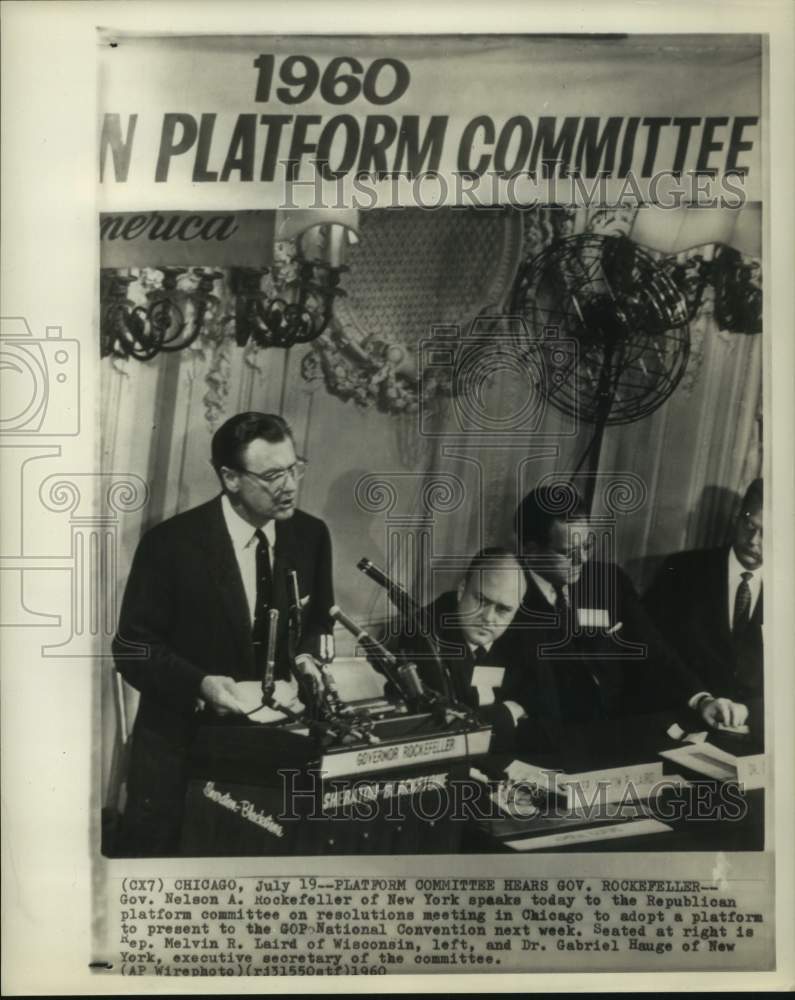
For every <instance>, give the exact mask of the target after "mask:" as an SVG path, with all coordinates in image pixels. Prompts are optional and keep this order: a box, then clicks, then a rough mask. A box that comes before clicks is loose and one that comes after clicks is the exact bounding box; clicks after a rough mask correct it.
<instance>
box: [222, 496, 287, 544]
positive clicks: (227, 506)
mask: <svg viewBox="0 0 795 1000" xmlns="http://www.w3.org/2000/svg"><path fill="white" fill-rule="evenodd" d="M221 509H222V510H223V512H224V521H225V522H226V527H227V530H228V532H229V536H230V538H231V539H232V545H233V546H234V547H235V549H236V550H240V549H245V548H248V546H249V545H251V544H252V542H253V543H254V544H255V545H256V540H257V533H256V530H255V528H253V527H252V525H250V524H249V523H248V521H246V520H244V519H243V518H242V517H241V516H240V515H239V514H238V513H237V511H236V510H235V508H234V507H233V506H232V502H231V500H230V499H229V497H228V496H227V495H226V493H224V495H223V496H222V497H221ZM262 533H263V534H264V535H265V537H266V538H267V540H268V545H269V546H270V548H271V549H273V548H274V547H275V546H276V522H275V521H273V520H270V521H268V522H267V523H266V524H264V525H263V526H262Z"/></svg>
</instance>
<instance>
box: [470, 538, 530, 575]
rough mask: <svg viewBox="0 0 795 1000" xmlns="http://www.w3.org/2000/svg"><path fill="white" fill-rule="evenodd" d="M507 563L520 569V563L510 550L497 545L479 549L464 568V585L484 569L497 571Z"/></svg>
mask: <svg viewBox="0 0 795 1000" xmlns="http://www.w3.org/2000/svg"><path fill="white" fill-rule="evenodd" d="M508 561H513V562H515V563H516V564H517V568H521V563H520V560H519V557H518V556H517V555H516V553H515V552H511V550H510V549H505V548H502V547H501V546H499V545H494V546H491V547H490V548H487V549H481V550H480V551H479V552H476V553H475V555H474V556H472V559H471V561H470V563H469V565H468V566H467V568H466V572H465V573H464V584H467V583H469V581H470V579H471V578H472V577H473V576H474V574H475V573H478V572H480V571H481V570H486V569H499V568H500V567H501V566H502V565H503V564H504V563H506V562H508Z"/></svg>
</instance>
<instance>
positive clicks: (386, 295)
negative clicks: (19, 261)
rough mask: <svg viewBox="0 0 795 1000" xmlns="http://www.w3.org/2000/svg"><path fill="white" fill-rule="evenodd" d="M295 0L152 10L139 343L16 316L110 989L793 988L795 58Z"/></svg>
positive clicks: (763, 45)
mask: <svg viewBox="0 0 795 1000" xmlns="http://www.w3.org/2000/svg"><path fill="white" fill-rule="evenodd" d="M167 6H169V5H167ZM695 10H696V13H697V14H699V16H700V14H701V13H703V11H702V9H701V7H700V6H699V5H696V8H695ZM109 13H112V12H109ZM259 13H261V12H259ZM121 20H124V19H123V18H122V19H121ZM481 20H482V19H478V20H477V21H476V22H475V23H477V24H480V23H481ZM262 21H263V19H262V18H261V17H259V16H257V17H256V18H255V20H254V21H253V22H252V25H251V27H250V28H245V27H244V26H239V19H238V18H237V17H232V18H231V20H230V27H229V28H223V27H222V26H219V27H215V28H211V30H207V29H206V27H205V28H202V30H199V28H198V25H197V26H195V27H193V28H192V27H191V25H190V24H189V23H187V20H186V19H185V18H183V17H182V16H180V17H178V18H177V19H176V20H175V22H174V24H173V25H172V26H171V28H170V30H164V29H163V28H162V27H157V28H153V29H151V30H148V31H146V32H144V33H142V32H140V31H133V30H128V29H127V27H126V26H124V27H121V26H120V27H119V28H114V27H113V22H114V18H113V17H109V18H108V20H107V24H108V25H110V26H109V27H103V28H102V29H100V30H99V31H98V32H97V35H96V60H97V70H98V72H97V86H98V122H97V132H96V147H95V149H96V154H97V159H96V160H95V163H96V165H97V170H98V173H97V181H96V193H97V196H96V200H95V208H94V210H93V214H92V227H93V229H92V231H93V233H94V237H93V239H94V248H93V252H94V258H93V259H94V266H96V265H98V269H99V273H98V274H97V273H96V270H95V271H94V277H93V281H94V285H95V290H96V306H95V322H94V324H93V325H91V324H88V325H87V327H86V330H85V331H83V334H81V335H80V337H81V339H80V340H78V339H75V337H76V333H75V331H74V330H72V329H71V328H69V329H65V330H59V329H56V328H54V327H48V328H47V329H46V330H43V329H39V328H38V327H36V326H35V323H31V322H29V321H28V318H27V317H25V316H23V315H22V312H23V311H24V310H22V309H21V308H20V309H19V310H18V315H16V316H15V317H14V318H13V319H10V320H9V319H4V321H3V330H2V335H3V339H2V351H3V356H4V359H5V358H6V357H8V359H9V364H8V365H5V364H4V368H9V366H10V370H13V371H14V372H16V373H17V375H16V376H15V377H16V378H17V382H16V383H15V385H16V386H17V387H18V386H19V385H20V384H21V383H20V381H19V380H20V379H21V378H23V376H24V377H25V378H28V381H30V385H31V389H30V396H31V398H30V400H29V401H28V402H27V403H26V405H24V406H20V407H18V408H16V409H15V412H14V414H13V415H12V416H11V418H10V419H6V418H5V417H4V419H3V431H2V433H3V437H4V441H3V445H4V448H5V446H8V449H9V451H8V454H9V455H12V452H11V449H12V448H17V449H18V448H20V447H21V446H28V445H29V444H30V440H29V438H27V437H25V436H26V435H30V434H33V433H36V434H38V435H39V441H37V442H35V444H36V446H37V447H41V445H42V443H43V444H44V445H47V446H49V450H48V448H46V447H45V448H44V450H43V451H42V453H41V454H40V455H38V456H37V457H38V458H39V461H37V462H36V463H34V466H35V467H36V468H35V473H34V471H33V466H31V467H30V468H29V469H28V471H27V472H26V474H25V475H26V476H27V477H28V478H27V480H24V481H23V479H22V470H23V467H24V462H22V463H21V464H20V462H19V461H18V462H17V466H18V468H17V472H18V474H19V477H20V481H22V482H23V496H24V495H25V494H24V490H28V491H33V492H31V493H30V495H31V496H35V497H36V500H35V504H33V505H32V506H33V508H34V509H32V510H31V512H30V515H28V506H30V505H25V503H24V502H23V503H22V504H17V505H16V508H14V506H13V505H12V507H11V508H9V509H10V510H11V511H12V512H13V509H16V510H17V514H18V515H19V524H18V526H16V527H15V528H14V526H11V525H10V523H9V531H12V529H13V530H16V532H17V534H18V535H19V544H18V545H17V546H16V548H15V550H14V551H13V552H12V551H11V550H9V556H10V557H11V558H9V559H7V558H6V554H5V553H4V554H3V567H2V568H3V569H5V570H8V571H9V572H10V573H13V574H15V576H14V579H15V580H17V579H18V585H17V584H15V586H14V587H12V589H11V591H10V593H11V596H12V599H13V598H15V599H16V601H17V604H18V605H19V607H18V608H17V610H16V611H15V610H14V609H13V608H12V609H11V612H10V616H11V620H12V626H11V627H12V628H13V627H21V625H22V624H23V623H27V624H29V626H30V627H31V628H32V627H33V626H34V625H35V626H36V627H37V628H40V629H41V630H42V633H41V634H42V635H43V640H42V641H41V642H40V643H39V644H38V646H37V647H36V648H37V652H36V655H39V654H38V650H39V648H40V651H41V656H42V657H43V658H44V659H45V660H50V661H52V660H58V661H61V662H63V663H66V664H67V665H69V664H71V668H70V669H75V670H84V671H85V672H86V677H87V679H88V680H89V682H90V686H91V691H92V697H93V704H94V706H95V708H96V713H95V714H96V717H95V719H94V720H93V743H92V765H91V766H92V768H93V771H92V774H93V778H92V782H93V787H94V791H93V794H92V801H91V872H92V875H91V880H92V931H91V943H90V947H87V951H86V955H85V965H86V967H89V966H90V967H91V970H92V973H91V974H92V976H93V977H95V978H99V979H101V980H102V982H101V984H100V983H96V984H94V983H93V982H92V987H96V988H100V986H101V989H102V990H103V991H105V992H123V991H124V989H125V987H124V985H123V984H124V982H125V981H126V980H125V978H124V977H128V976H135V977H137V978H136V982H137V983H138V985H139V986H145V987H146V989H151V988H152V984H155V985H156V986H157V987H158V988H162V990H163V991H164V992H169V991H171V990H173V991H175V992H176V991H178V990H181V989H183V988H184V987H182V985H180V986H177V980H180V979H182V978H183V977H190V978H191V979H194V978H200V979H201V986H202V991H204V990H205V989H206V988H207V984H208V981H209V979H210V978H214V977H224V978H227V977H233V978H234V981H235V985H236V988H239V989H242V990H244V991H246V990H249V989H252V990H261V989H262V988H263V981H264V979H265V978H266V977H271V976H276V977H302V976H311V977H313V982H314V985H317V986H318V987H319V988H320V989H328V990H331V989H336V988H337V982H338V980H337V977H340V976H343V977H352V978H350V979H347V978H346V980H345V981H346V983H350V984H351V989H353V990H354V991H355V990H356V989H357V988H360V987H359V981H358V980H357V979H355V978H353V977H360V976H388V977H390V978H389V980H388V983H386V984H385V983H384V981H383V980H382V981H381V983H380V984H379V989H383V988H384V986H386V989H387V990H394V991H397V990H403V989H406V988H409V989H415V988H416V987H417V985H418V983H419V981H415V979H414V978H413V977H416V976H418V975H423V976H424V975H429V976H431V977H433V978H431V979H430V980H428V981H426V986H427V985H428V984H429V985H430V988H431V989H438V983H439V982H441V980H440V979H438V978H436V977H437V976H438V975H439V974H444V976H445V980H444V982H445V984H446V987H447V985H448V984H449V983H452V984H453V988H459V986H460V987H463V985H465V983H466V982H467V980H465V979H464V978H461V979H460V982H459V977H463V976H465V975H466V974H469V973H489V974H491V976H494V975H503V974H530V973H532V974H534V975H540V974H541V975H543V974H550V975H549V976H547V977H546V978H545V988H547V987H551V988H553V989H555V988H562V985H563V984H564V982H569V981H568V980H564V978H563V977H564V976H565V975H566V974H570V973H572V972H574V973H594V974H597V973H617V972H620V973H635V974H641V975H643V974H646V975H649V977H650V978H649V979H648V980H645V981H643V980H641V981H639V984H638V985H639V986H640V988H652V984H653V983H658V982H659V979H658V975H659V973H661V972H663V973H666V974H670V984H671V986H672V988H674V986H675V984H677V983H679V982H681V983H685V982H690V983H692V981H693V977H694V974H702V975H703V977H704V981H705V982H707V981H708V982H710V983H711V984H713V985H714V984H715V983H716V982H717V981H718V980H717V979H716V977H721V978H720V982H721V983H723V982H724V977H726V976H727V975H728V974H730V973H731V974H733V975H734V974H737V978H736V982H737V983H738V984H739V985H740V986H742V985H743V984H745V983H747V982H750V981H751V979H753V982H754V983H755V985H756V986H757V987H760V986H761V987H762V988H764V986H765V984H766V983H768V982H770V983H772V982H773V980H774V978H775V973H776V970H777V962H776V950H777V937H778V936H779V935H780V933H781V928H780V927H777V923H776V905H777V899H776V888H775V882H774V867H775V868H776V870H778V862H779V861H780V858H779V859H777V858H776V855H775V848H776V846H778V847H779V848H780V847H781V842H780V840H778V841H777V838H776V837H775V832H776V831H775V829H774V818H773V816H772V787H773V785H772V778H773V774H774V768H775V767H777V766H778V757H779V754H780V748H777V745H776V737H777V736H779V732H777V730H776V728H775V726H774V714H775V711H776V709H775V706H776V705H777V703H779V702H783V701H786V699H787V698H788V696H789V694H790V693H791V686H792V685H791V678H784V677H782V676H781V674H780V673H779V674H776V675H774V673H773V672H772V669H771V667H772V657H771V655H770V649H771V639H770V636H771V635H772V633H771V631H770V629H771V615H772V616H773V626H772V627H773V628H775V627H776V626H775V620H774V616H775V611H774V610H773V609H775V607H776V594H775V590H774V588H773V584H772V581H773V580H774V579H775V580H778V579H779V578H782V579H784V581H785V582H784V584H783V586H784V587H785V588H786V587H791V567H787V568H786V569H783V568H782V566H781V564H780V560H779V562H776V556H775V555H774V553H773V552H772V551H771V550H770V549H769V548H768V547H765V546H764V543H763V519H767V520H768V521H770V519H771V517H772V518H776V517H777V505H779V504H780V503H781V497H780V495H777V498H776V500H775V501H773V500H772V499H771V498H772V497H773V496H774V495H773V494H772V493H771V492H770V490H771V489H772V488H773V486H771V482H772V480H773V477H772V476H771V471H772V466H771V461H772V459H771V456H772V454H773V452H772V451H771V446H770V439H769V435H770V424H771V421H770V420H765V419H763V417H764V416H765V415H766V414H769V413H771V405H772V401H771V395H770V394H771V392H773V391H774V390H771V387H770V381H769V378H770V371H771V360H770V359H771V357H772V356H773V354H774V353H775V351H774V344H773V342H772V338H773V336H774V335H773V332H772V329H771V326H770V322H771V321H770V315H771V313H770V297H769V296H770V293H769V287H768V285H769V273H770V271H769V268H768V265H769V260H768V258H769V256H770V254H769V243H768V242H767V240H768V234H767V231H766V228H765V227H766V226H767V224H768V223H767V220H768V218H769V214H770V208H771V205H770V204H769V201H770V194H769V191H770V188H769V177H768V173H767V172H768V171H769V169H770V166H769V165H770V162H771V129H770V118H769V110H768V109H769V107H770V93H769V56H770V42H769V36H768V35H767V34H764V33H762V30H761V29H760V27H759V25H758V24H757V25H755V26H754V25H753V23H752V20H748V22H747V23H748V25H749V27H748V28H747V30H746V28H745V27H743V31H742V33H732V34H729V33H726V34H716V33H714V32H711V31H710V30H708V28H707V29H705V28H703V27H700V28H698V29H697V28H696V27H693V29H692V33H670V34H666V33H659V32H656V33H648V29H647V33H643V32H641V31H631V32H630V31H628V32H627V33H620V34H619V33H615V32H613V33H609V34H608V33H605V32H606V31H607V30H608V29H609V27H610V25H609V24H608V23H607V22H605V23H604V24H602V25H601V29H600V30H597V29H596V28H594V27H588V31H589V33H588V34H584V33H580V34H577V33H560V32H557V33H552V32H551V31H550V30H546V31H544V32H542V33H533V34H529V33H522V31H528V30H529V28H530V27H531V26H530V25H528V24H527V19H522V21H521V25H522V31H520V30H519V29H517V31H516V33H507V31H506V25H507V23H508V22H507V21H506V20H504V19H502V20H501V19H499V18H495V19H494V24H493V25H492V27H493V29H494V31H493V32H483V33H475V31H474V30H473V31H470V28H467V31H468V32H470V33H467V34H456V33H453V29H454V28H455V27H456V25H455V24H454V22H453V20H449V21H448V22H447V32H448V33H444V31H439V30H438V28H437V29H436V30H435V32H434V33H427V34H425V33H422V25H421V24H413V23H409V21H408V20H407V22H406V24H404V25H402V26H400V25H398V26H397V28H396V29H393V30H394V33H386V32H383V33H372V32H371V31H368V30H366V29H365V28H364V27H363V28H362V29H361V32H362V33H359V32H357V31H354V29H353V28H351V29H347V28H344V24H347V22H343V23H342V25H341V26H340V28H339V30H336V31H333V32H332V31H331V30H330V28H328V27H327V28H325V29H323V30H319V29H318V30H315V25H314V24H313V23H312V22H311V20H310V21H307V27H306V30H305V31H304V32H303V33H298V32H296V31H295V30H294V29H293V30H292V31H287V30H282V29H281V28H280V27H278V26H274V27H273V28H270V29H269V30H268V31H266V30H265V29H264V28H263V26H262ZM517 23H518V22H517ZM628 23H634V22H628ZM699 23H700V22H699ZM745 23H746V22H744V21H743V20H742V19H739V20H738V25H739V24H743V25H745ZM615 26H616V27H621V28H623V27H624V25H623V24H621V23H620V19H619V20H617V21H616V22H615ZM669 27H670V28H671V29H672V31H673V28H674V25H672V24H671V25H669ZM677 27H678V26H677ZM728 27H731V28H732V30H734V26H733V25H730V26H728ZM310 28H312V30H311V31H310V30H309V29H310ZM401 28H402V30H401ZM578 30H579V31H582V30H583V29H582V27H580V28H579V29H578ZM689 30H690V29H689ZM404 31H405V32H408V31H411V32H414V33H411V34H409V33H403V32H404ZM771 266H772V265H771ZM89 326H90V330H91V334H90V336H89V335H88V333H87V331H88V329H89ZM80 364H82V365H83V366H84V368H85V369H86V370H88V371H90V372H92V373H93V372H96V373H97V374H98V376H99V378H98V380H96V385H97V386H98V390H97V394H96V397H95V405H94V407H93V411H92V408H89V407H87V405H86V401H85V400H84V399H82V398H81V397H80V392H79V386H80V379H79V371H80ZM25 372H27V373H28V374H27V375H25V374H24V373H25ZM4 378H5V375H4ZM73 383H74V384H73ZM763 384H764V392H763ZM70 386H71V388H70ZM70 392H71V393H72V395H71V396H69V393H70ZM20 398H21V397H20ZM56 409H57V413H56ZM72 411H73V412H72ZM70 413H72V416H68V415H69V414H70ZM73 418H74V419H73ZM34 425H35V426H34ZM86 425H88V426H97V428H98V436H97V442H96V443H97V445H98V447H97V450H96V455H97V456H99V457H98V459H97V458H96V456H95V458H94V459H90V460H89V462H88V464H87V465H85V466H82V467H81V466H80V465H79V464H78V463H76V462H75V463H74V464H70V463H64V462H63V457H64V456H63V452H62V450H61V447H60V445H59V441H60V438H59V437H58V435H59V434H60V435H65V434H67V433H68V434H70V435H72V436H74V437H80V436H81V434H83V433H84V431H83V428H85V426H86ZM42 435H43V437H42ZM64 440H65V439H64ZM56 446H57V447H56ZM14 454H15V457H16V458H17V459H19V458H20V454H21V453H20V454H16V453H14ZM59 456H60V457H59ZM12 457H14V456H12ZM783 474H786V470H784V473H783ZM34 479H35V483H34ZM765 480H767V495H765V489H766V487H765V485H764V484H765ZM780 481H781V480H779V482H780ZM784 502H785V504H786V497H785V499H784ZM23 509H24V511H25V528H24V531H23V520H22V511H23ZM28 517H29V520H28ZM9 522H10V516H9ZM34 533H35V537H39V538H45V537H47V538H49V539H50V540H51V541H49V542H48V547H47V549H46V551H45V550H44V549H42V548H41V547H40V546H39V547H38V548H37V547H36V545H34V544H32V542H31V539H32V538H33V537H34ZM59 533H60V535H59ZM57 537H60V539H61V541H60V542H56V541H54V539H55V538H57ZM42 570H45V571H47V570H49V571H50V572H52V571H54V570H61V571H67V572H65V573H64V574H63V578H64V580H66V579H68V581H69V583H68V586H67V587H65V588H64V589H63V592H62V593H60V595H51V598H52V599H51V600H50V603H49V604H46V606H45V602H42V603H41V604H40V605H39V606H35V607H34V606H33V605H31V604H30V602H29V601H27V598H26V594H27V591H26V587H25V580H30V582H31V584H33V583H34V582H35V581H33V580H32V577H33V576H34V575H36V574H37V573H38V574H40V573H41V571H42ZM39 579H42V577H41V576H40V577H39ZM782 593H783V591H782ZM56 597H57V599H56ZM59 602H60V603H59ZM12 603H13V600H12ZM765 606H767V610H768V617H767V619H765V616H764V610H765ZM31 613H33V615H34V617H35V618H36V619H37V620H36V621H35V622H34V621H32V620H28V619H26V617H25V616H26V615H30V614H31ZM47 619H49V620H47ZM47 630H49V631H47ZM27 634H32V633H27ZM779 634H780V633H779ZM779 659H780V657H779ZM777 787H778V788H779V792H780V795H784V794H785V793H784V791H783V789H784V787H789V786H785V785H784V784H782V782H781V781H780V780H779V781H777ZM787 801H788V800H787ZM774 862H776V863H775V865H774ZM743 974H746V975H748V974H750V977H751V978H749V979H744V978H743ZM451 975H452V976H454V977H455V978H454V979H450V976H451ZM655 976H656V977H657V978H655ZM140 977H143V978H140ZM330 977H333V978H330ZM678 977H681V979H680V978H678ZM469 981H470V982H471V980H469ZM481 981H482V982H483V983H484V984H485V985H488V984H489V983H493V984H497V983H502V982H503V980H499V979H493V978H490V979H489V980H478V982H481ZM612 981H613V982H614V981H615V980H612ZM506 982H507V981H506ZM512 982H515V983H521V984H522V988H526V987H530V988H532V986H533V982H534V981H533V980H531V979H522V980H515V981H514V980H512ZM536 982H537V981H536ZM595 982H597V983H598V982H599V981H598V980H596V981H595ZM456 984H458V985H456ZM361 988H363V987H361Z"/></svg>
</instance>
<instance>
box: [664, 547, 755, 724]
mask: <svg viewBox="0 0 795 1000" xmlns="http://www.w3.org/2000/svg"><path fill="white" fill-rule="evenodd" d="M728 559H729V550H728V549H727V548H721V549H700V550H695V551H691V552H679V553H677V554H676V555H672V556H669V557H668V559H666V561H665V563H664V564H663V566H662V568H661V569H660V571H659V573H658V574H657V576H656V578H655V580H654V582H653V584H652V585H651V587H650V588H649V590H648V592H647V593H646V596H645V598H644V602H645V605H646V607H647V609H648V611H649V613H650V614H651V615H652V616H653V617H654V619H655V621H656V622H657V625H658V627H659V629H660V631H661V632H662V633H663V635H664V636H665V637H666V639H667V640H668V641H669V643H670V644H671V645H672V646H674V648H675V649H676V650H677V652H678V653H679V655H680V657H681V658H682V659H683V660H684V661H685V662H686V664H687V666H688V668H689V670H690V672H691V674H692V680H691V690H690V691H689V692H688V697H689V696H692V695H694V694H696V693H697V692H698V691H708V692H709V693H710V694H712V695H714V696H715V697H716V698H719V697H725V698H731V699H732V700H733V701H739V702H741V703H743V704H745V705H747V706H748V707H749V710H750V711H751V725H752V728H755V729H757V730H758V732H759V733H760V734H761V722H762V694H763V680H764V677H763V674H764V670H763V656H762V616H763V605H762V598H763V594H762V593H761V592H760V594H759V599H758V600H757V602H756V605H755V607H754V610H753V613H752V615H751V620H750V623H749V625H748V627H747V628H746V629H745V631H744V632H743V633H742V634H741V635H734V634H733V633H732V631H731V626H730V619H729V592H728V588H729V564H728Z"/></svg>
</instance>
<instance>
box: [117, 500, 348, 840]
mask: <svg viewBox="0 0 795 1000" xmlns="http://www.w3.org/2000/svg"><path fill="white" fill-rule="evenodd" d="M287 569H295V570H296V572H297V573H298V579H299V585H300V591H301V595H302V596H304V595H307V594H308V595H309V596H310V600H309V604H308V605H307V607H306V608H305V611H304V621H303V625H304V635H303V640H302V643H301V649H300V650H299V651H302V650H307V651H309V650H311V649H312V648H313V647H312V640H313V636H315V635H317V634H318V633H319V632H328V631H330V630H331V622H330V620H329V617H328V609H329V608H330V607H331V606H332V604H333V603H334V598H333V590H332V567H331V540H330V538H329V533H328V529H327V527H326V525H325V524H324V522H323V521H320V520H318V519H317V518H315V517H312V516H311V515H309V514H305V513H303V512H302V511H296V512H295V514H294V515H293V517H291V518H290V519H289V520H286V521H277V522H276V548H275V564H274V567H273V581H274V606H275V607H277V608H278V609H279V611H280V621H279V642H278V670H279V673H280V675H281V676H287V673H286V671H287V669H288V666H287V609H288V594H287V582H286V572H285V571H286V570H287ZM113 654H114V659H115V662H116V666H117V668H118V669H119V671H120V673H121V674H122V676H123V677H124V678H125V680H126V681H127V682H128V683H130V684H131V685H132V686H133V687H135V688H137V689H138V690H139V691H140V692H141V701H140V705H139V709H138V714H137V717H136V721H135V729H134V734H133V745H132V753H131V763H130V774H129V777H128V805H127V810H126V813H125V827H126V830H127V838H126V840H127V841H128V844H127V849H128V850H129V852H131V853H134V854H141V855H143V854H168V853H173V852H174V851H175V850H176V846H177V841H178V838H179V830H180V823H181V811H182V802H183V799H184V795H185V787H186V780H187V778H186V758H187V754H188V750H189V748H190V744H191V741H192V739H193V736H194V733H195V729H196V725H197V714H196V707H195V706H196V699H197V697H198V695H199V687H200V685H201V682H202V679H203V678H204V677H205V676H206V675H208V674H223V675H228V676H230V677H233V678H234V679H235V680H250V679H256V678H257V677H258V674H257V668H256V666H255V662H254V650H253V645H252V641H251V621H250V617H249V611H248V604H247V601H246V595H245V591H244V588H243V581H242V579H241V576H240V571H239V568H238V565H237V560H236V558H235V554H234V549H233V547H232V541H231V539H230V537H229V533H228V531H227V528H226V523H225V521H224V516H223V511H222V508H221V498H220V497H216V498H215V499H214V500H211V501H210V502H209V503H206V504H203V505H202V506H200V507H196V508H194V509H193V510H189V511H186V512H185V513H183V514H178V515H177V516H176V517H173V518H171V519H170V520H168V521H164V522H163V523H162V524H160V525H158V526H157V527H155V528H153V529H152V530H151V531H149V532H147V534H146V535H144V537H143V538H142V539H141V541H140V543H139V545H138V549H137V551H136V553H135V558H134V560H133V564H132V568H131V570H130V575H129V578H128V580H127V587H126V590H125V594H124V600H123V602H122V608H121V614H120V617H119V626H118V631H117V634H116V638H115V639H114V643H113Z"/></svg>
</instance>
